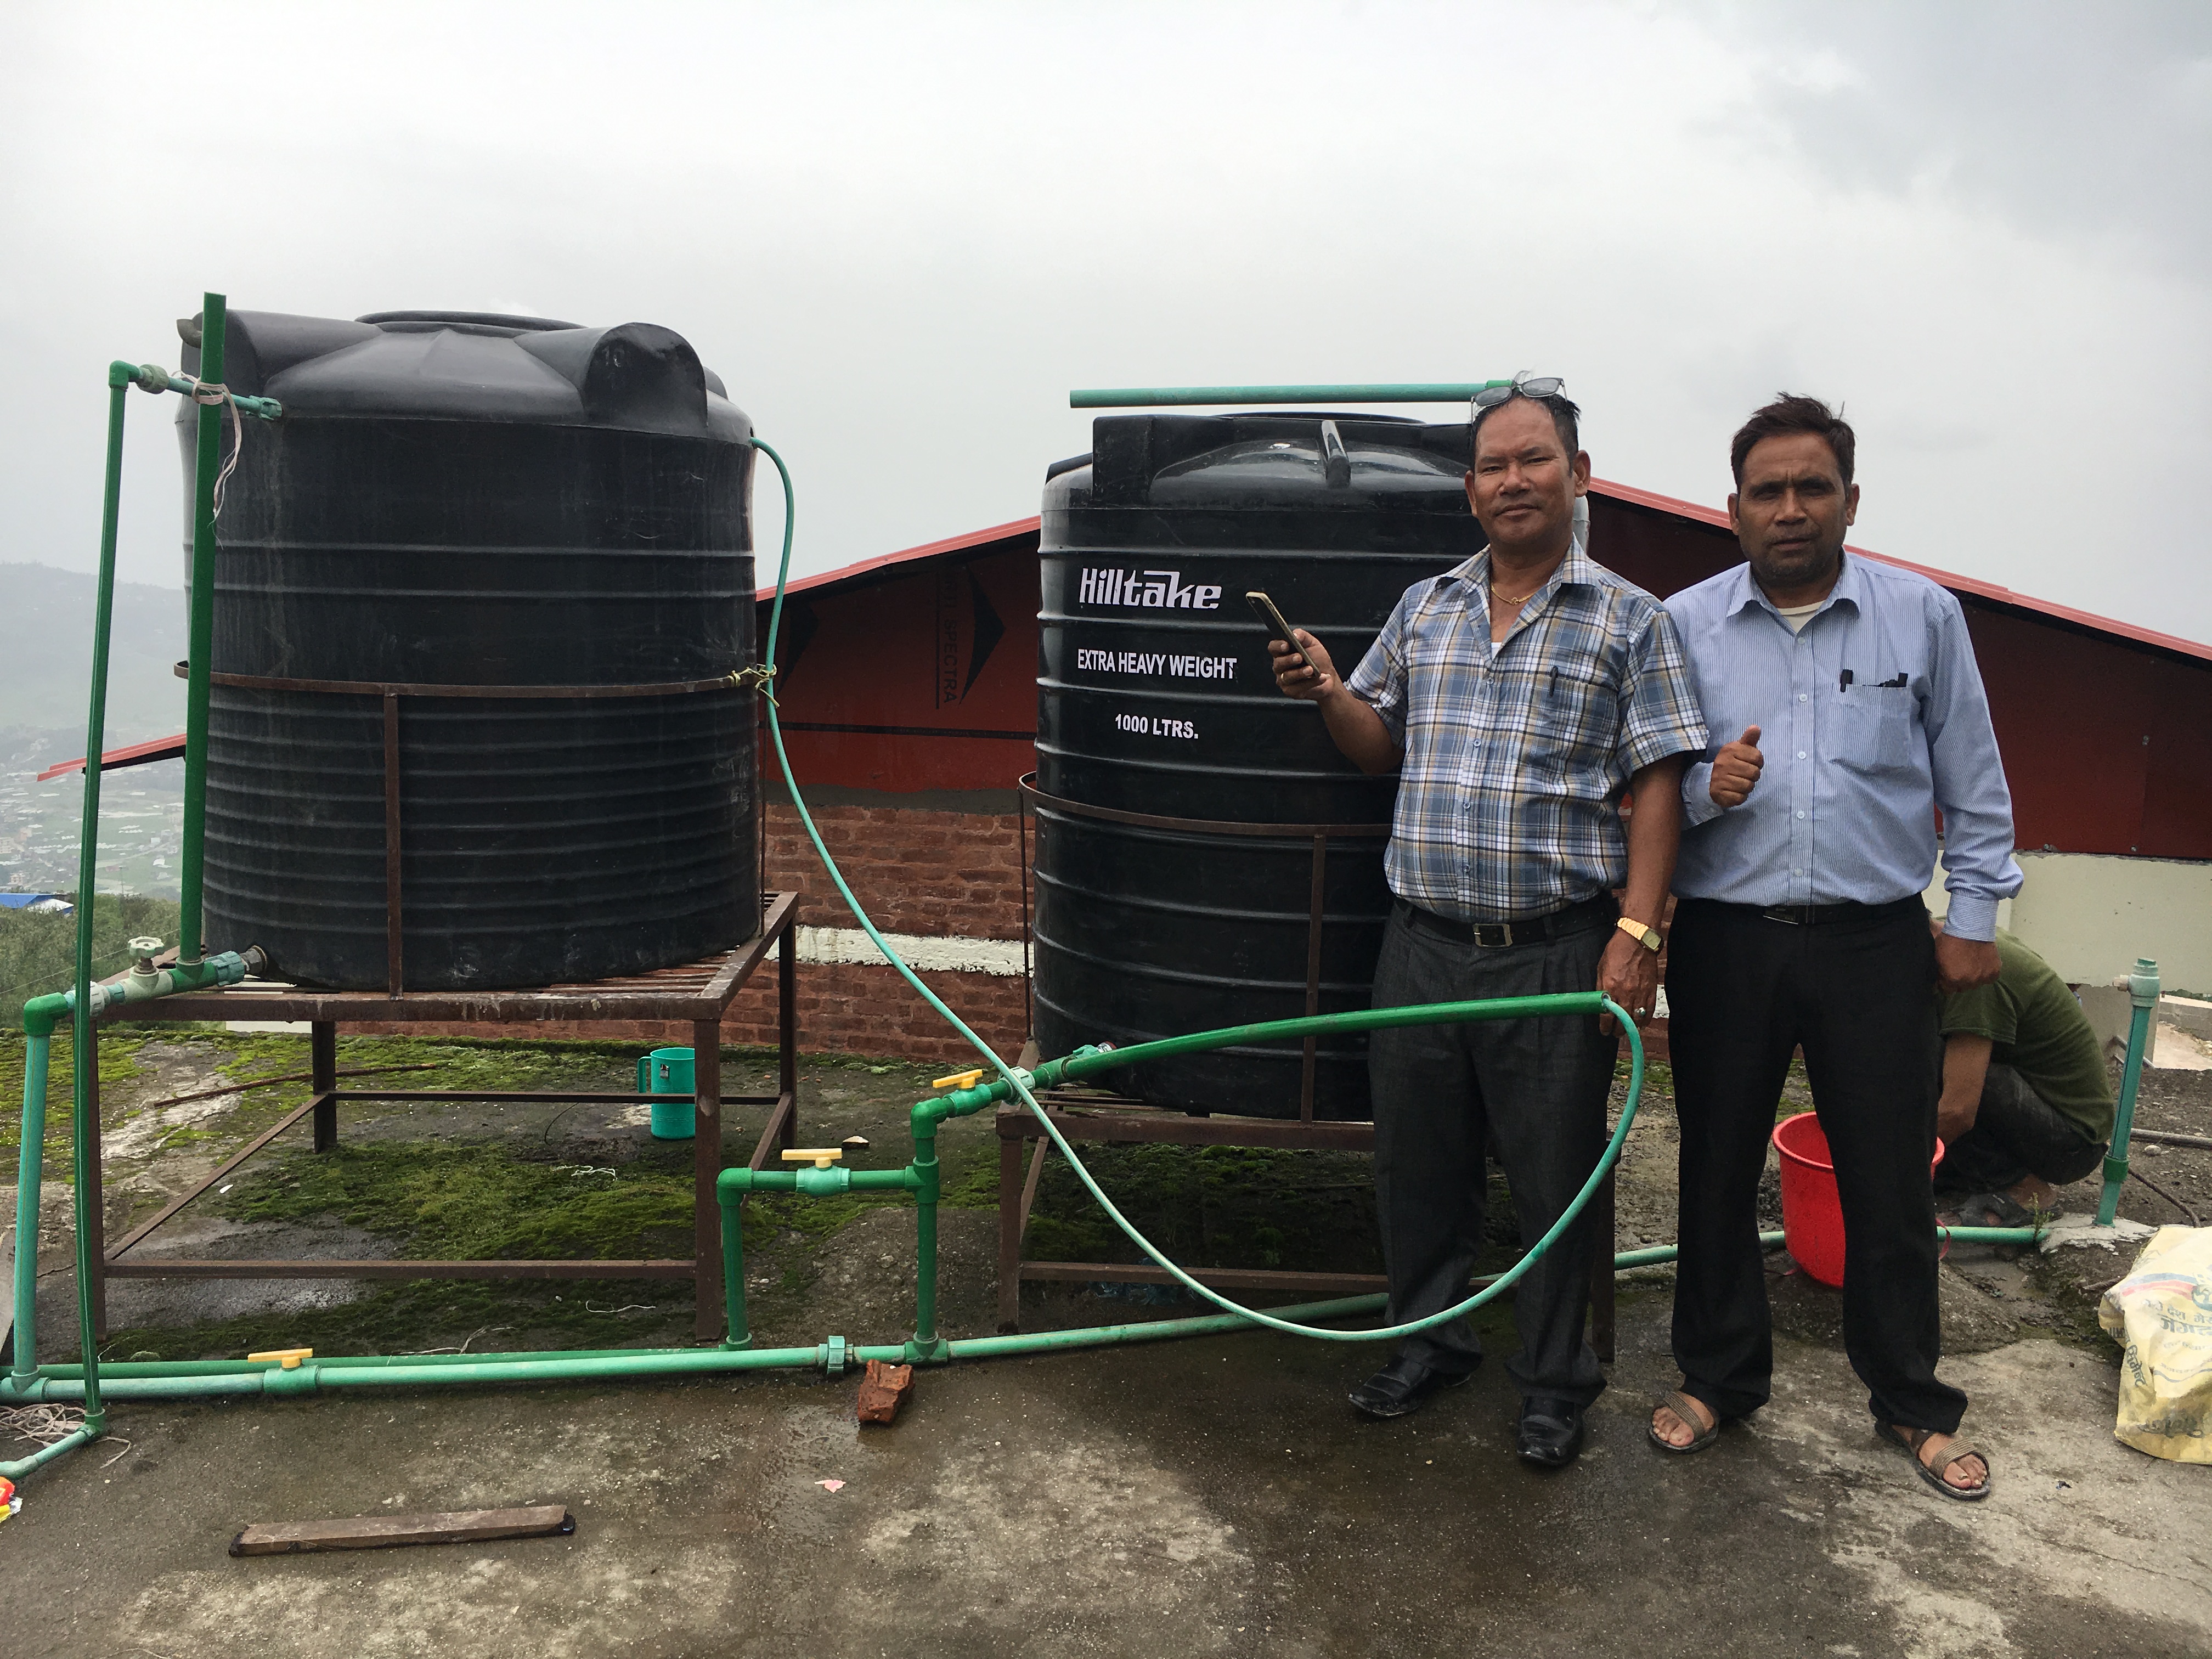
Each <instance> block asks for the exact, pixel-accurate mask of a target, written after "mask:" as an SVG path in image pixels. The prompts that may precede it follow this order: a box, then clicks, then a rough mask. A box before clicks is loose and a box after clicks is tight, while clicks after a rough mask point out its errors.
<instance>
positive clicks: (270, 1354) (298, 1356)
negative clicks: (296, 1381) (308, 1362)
mask: <svg viewBox="0 0 2212 1659" xmlns="http://www.w3.org/2000/svg"><path fill="white" fill-rule="evenodd" d="M314 1357H315V1351H314V1350H313V1348H270V1349H269V1350H268V1351H267V1352H263V1353H250V1354H248V1355H246V1363H247V1364H252V1363H253V1362H254V1361H255V1360H258V1359H273V1360H275V1361H276V1363H277V1364H280V1365H282V1366H283V1368H284V1369H285V1370H288V1371H296V1370H299V1369H300V1362H301V1360H302V1359H313V1358H314Z"/></svg>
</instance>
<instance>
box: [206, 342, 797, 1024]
mask: <svg viewBox="0 0 2212 1659" xmlns="http://www.w3.org/2000/svg"><path fill="white" fill-rule="evenodd" d="M188 346H189V347H190V349H188V350H187V354H186V356H185V370H186V372H187V373H197V368H198V362H197V359H198V356H199V354H198V351H197V347H196V344H193V343H191V342H189V341H188ZM225 348H226V364H225V369H226V372H225V375H224V379H225V380H226V382H227V383H228V385H229V386H231V388H232V389H233V390H234V391H236V392H251V393H255V394H265V395H267V396H270V397H274V398H280V399H281V400H282V401H283V405H284V416H283V419H282V420H280V421H276V422H270V423H262V422H247V424H248V425H249V426H250V427H251V428H252V429H251V430H250V431H248V432H247V433H246V437H245V451H244V454H243V457H242V459H240V464H239V467H238V471H237V473H236V475H235V477H233V478H232V479H231V481H230V483H229V486H228V490H227V491H226V493H225V495H224V499H223V505H222V514H221V517H220V519H219V520H218V521H217V526H216V533H217V541H218V549H219V550H218V552H217V554H216V595H215V616H214V625H215V646H214V652H213V655H212V659H211V660H212V669H213V672H214V684H213V688H212V691H211V696H210V715H209V741H208V795H207V818H206V832H207V839H206V860H207V861H206V878H205V889H206V893H205V902H206V922H207V927H206V932H207V938H208V939H209V941H210V944H211V945H215V946H216V947H217V948H233V947H240V946H243V945H247V944H258V945H261V946H262V947H263V948H264V950H266V951H268V952H269V954H270V958H271V959H272V961H273V963H275V966H276V970H277V971H278V972H280V973H281V974H283V975H285V976H286V977H288V978H292V979H295V980H298V981H302V982H305V983H309V984H316V985H323V986H331V987H339V988H348V989H359V988H368V987H391V986H392V985H394V984H395V983H398V984H404V987H407V988H410V989H417V990H431V989H472V988H482V989H492V988H496V987H512V986H520V985H542V984H546V983H550V982H559V981H585V980H594V979H601V978H605V977H609V976H611V975H622V974H635V973H641V972H646V971H649V970H651V969H656V968H664V967H668V966H671V965H673V964H676V963H684V962H690V961H694V960H696V959H698V958H699V957H703V956H705V955H708V953H710V952H712V951H715V950H718V949H721V948H726V947H728V946H732V945H737V944H739V943H741V942H743V941H744V940H745V939H750V938H751V937H752V936H753V935H754V934H755V933H757V931H758V929H759V926H760V899H759V878H758V870H757V863H758V859H757V828H756V817H755V809H756V797H757V775H758V756H757V747H756V745H757V732H756V726H755V721H756V718H757V716H756V710H755V701H754V697H753V696H752V695H751V694H750V692H749V691H746V690H741V689H739V688H738V687H737V686H736V685H735V684H732V683H731V682H730V681H729V680H728V678H727V677H728V676H730V675H731V674H732V672H733V671H736V670H739V669H743V668H744V667H746V666H747V665H750V663H751V662H752V661H753V653H754V646H753V558H752V528H751V521H750V485H751V477H752V464H753V452H752V450H751V448H750V447H749V446H748V444H747V442H746V440H747V438H748V437H749V436H750V433H751V430H752V426H751V422H750V421H749V420H748V419H747V418H746V416H744V413H743V412H742V411H740V410H738V409H737V408H736V407H734V406H733V405H732V404H730V403H729V402H728V401H727V400H726V397H725V395H724V392H723V387H722V384H721V382H720V380H718V379H717V378H716V377H715V376H714V375H713V374H708V372H707V371H706V370H705V369H703V368H702V367H701V365H700V362H699V358H698V356H697V354H696V353H695V352H694V351H693V350H692V349H691V348H690V345H689V344H687V343H685V342H684V339H683V338H682V337H680V336H678V335H677V334H674V333H672V332H671V331H669V330H667V329H665V328H659V327H655V326H653V325H650V324H645V323H626V324H623V325H621V326H620V327H617V328H580V327H577V326H575V325H573V324H569V323H559V322H550V321H547V320H544V319H538V318H528V317H501V316H487V315H482V314H478V313H458V312H452V313H449V312H384V313H378V314H376V315H374V316H369V317H364V318H362V319H358V320H356V321H354V322H346V321H343V320H337V319H325V318H317V317H292V316H284V315H280V314H276V313H257V312H233V313H230V319H229V327H228V333H227V334H226V336H225ZM182 415H183V420H182V422H180V427H179V430H180V433H181V435H182V436H183V440H184V451H185V473H186V479H187V487H188V488H189V483H190V476H191V470H192V453H193V440H192V430H193V428H192V425H191V410H190V407H189V405H188V406H187V407H186V409H185V410H184V411H182ZM229 437H230V434H229V423H228V422H225V423H224V442H225V447H226V451H227V450H228V443H229ZM334 686H337V687H343V689H333V687H334ZM432 687H446V688H451V689H449V690H447V691H445V692H444V693H442V694H441V693H438V692H435V691H429V692H426V691H425V690H423V688H432ZM478 687H497V688H513V690H514V691H515V693H516V695H509V696H484V695H481V694H477V695H471V694H470V693H471V691H472V690H473V689H474V688H478ZM641 687H649V688H653V690H650V691H649V692H647V693H646V694H643V695H638V694H636V689H637V688H641ZM393 688H403V689H402V690H393ZM404 688H413V689H404ZM525 693H527V695H524V694H525ZM388 742H389V743H390V744H392V747H393V748H394V749H395V750H396V759H397V770H398V791H397V800H396V808H397V811H396V817H397V825H396V828H397V831H398V836H397V839H398V845H399V848H400V853H399V858H398V866H397V869H396V870H393V869H391V868H389V867H388V865H387V858H386V854H387V850H388V848H390V846H391V838H390V837H389V836H388V835H387V816H388V814H387V808H388V806H391V805H394V804H395V803H392V802H388V801H387V798H386V746H387V743H388ZM395 889H396V896H397V897H398V907H397V908H398V911H399V926H398V929H397V930H396V931H397V934H398V938H397V950H396V951H395V949H394V943H395V941H394V939H393V933H394V930H393V929H392V927H391V926H390V925H389V924H390V919H391V918H390V911H389V908H388V907H387V902H386V901H387V894H388V891H391V890H395Z"/></svg>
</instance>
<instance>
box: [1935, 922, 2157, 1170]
mask: <svg viewBox="0 0 2212 1659" xmlns="http://www.w3.org/2000/svg"><path fill="white" fill-rule="evenodd" d="M1997 963H1998V973H1997V981H1996V984H1994V985H1984V986H1981V987H1978V988H1977V989H1975V990H1972V991H1961V992H1960V994H1958V995H1956V996H1954V997H1946V998H1945V999H1944V1000H1943V1035H1944V1036H1953V1035H1954V1034H1962V1035H1966V1036H1985V1037H1987V1038H1989V1040H1990V1045H1991V1047H1990V1063H1991V1064H1992V1065H1996V1066H2011V1067H2012V1068H2013V1070H2015V1072H2018V1073H2020V1074H2021V1079H2023V1080H2024V1081H2025V1082H2026V1083H2027V1086H2028V1087H2029V1088H2031V1089H2033V1090H2034V1091H2035V1092H2036V1093H2038V1094H2039V1095H2041V1096H2042V1097H2043V1098H2044V1099H2045V1101H2046V1102H2048V1103H2050V1104H2051V1107H2052V1108H2053V1109H2056V1110H2057V1111H2059V1112H2062V1113H2063V1114H2064V1115H2066V1116H2068V1117H2069V1118H2071V1119H2072V1120H2073V1121H2075V1123H2077V1124H2079V1125H2081V1130H2082V1133H2085V1134H2087V1136H2088V1137H2089V1139H2092V1140H2110V1139H2112V1116H2113V1113H2114V1110H2115V1108H2114V1105H2113V1101H2112V1079H2111V1078H2110V1077H2109V1076H2108V1075H2107V1074H2106V1070H2105V1054H2104V1049H2103V1048H2102V1047H2101V1046H2100V1044H2099V1043H2098V1042H2097V1034H2096V1032H2095V1031H2094V1030H2093V1029H2091V1027H2090V1024H2089V1017H2088V1016H2087V1014H2085V1013H2083V1012H2081V1003H2080V1002H2078V1001H2076V1000H2075V996H2074V993H2073V992H2071V991H2070V990H2069V989H2067V987H2066V981H2064V980H2063V979H2061V978H2059V977H2058V975H2057V971H2056V970H2055V969H2053V968H2052V967H2051V964H2050V963H2047V962H2045V960H2044V959H2043V958H2042V957H2039V956H2038V955H2036V954H2035V952H2034V951H2031V950H2029V949H2028V948H2027V946H2026V945H2022V944H2021V942H2020V941H2019V940H2018V939H2015V938H2014V937H2013V936H2012V935H2011V934H2010V933H2007V932H2005V930H2004V929H2003V928H2002V927H2000V928H1998V929H1997Z"/></svg>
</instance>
